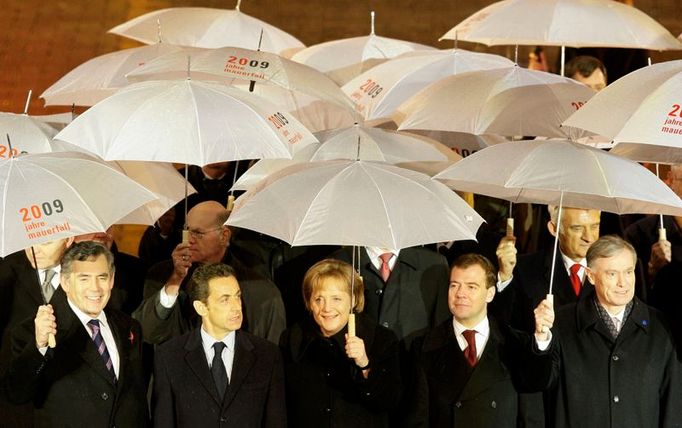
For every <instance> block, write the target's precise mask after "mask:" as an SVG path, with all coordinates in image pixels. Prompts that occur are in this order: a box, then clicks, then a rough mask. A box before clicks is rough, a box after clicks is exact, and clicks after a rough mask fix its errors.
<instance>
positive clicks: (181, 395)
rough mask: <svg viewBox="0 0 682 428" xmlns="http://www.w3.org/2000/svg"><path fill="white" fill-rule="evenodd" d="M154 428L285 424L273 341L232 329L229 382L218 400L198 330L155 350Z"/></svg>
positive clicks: (281, 376)
mask: <svg viewBox="0 0 682 428" xmlns="http://www.w3.org/2000/svg"><path fill="white" fill-rule="evenodd" d="M152 415H153V416H152V419H153V423H154V426H155V427H160V428H166V427H188V428H195V427H216V426H217V427H245V428H246V427H264V428H270V427H286V409H285V400H284V373H283V371H282V357H281V355H280V353H279V350H278V349H277V346H275V345H274V344H272V343H270V342H268V341H266V340H264V339H261V338H258V337H256V336H253V335H251V334H249V333H246V332H244V331H237V336H236V338H235V354H234V362H233V366H232V374H231V376H230V385H229V386H228V388H227V391H226V393H225V397H224V399H223V400H221V399H220V398H219V396H218V392H217V390H216V387H215V383H214V382H213V377H211V372H210V370H209V367H208V362H207V360H206V354H204V349H203V347H202V344H201V334H200V332H199V329H198V328H197V329H194V330H192V331H190V332H189V333H187V334H185V335H183V336H180V337H177V338H175V339H173V340H170V341H168V342H166V343H164V344H163V345H161V346H159V347H158V348H157V350H156V353H155V364H154V395H153V399H152Z"/></svg>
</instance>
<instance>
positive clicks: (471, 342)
mask: <svg viewBox="0 0 682 428" xmlns="http://www.w3.org/2000/svg"><path fill="white" fill-rule="evenodd" d="M462 335H463V336H464V338H465V339H466V341H467V347H466V349H465V350H464V358H466V359H467V361H468V362H469V365H470V366H471V367H473V366H475V365H476V360H477V357H476V330H464V331H463V332H462Z"/></svg>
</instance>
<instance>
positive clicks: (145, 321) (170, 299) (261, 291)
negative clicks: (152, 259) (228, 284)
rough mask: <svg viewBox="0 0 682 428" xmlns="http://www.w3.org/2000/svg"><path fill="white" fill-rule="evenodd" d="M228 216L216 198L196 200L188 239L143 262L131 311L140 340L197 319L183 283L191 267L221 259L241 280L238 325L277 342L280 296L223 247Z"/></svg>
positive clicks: (158, 339) (152, 339)
mask: <svg viewBox="0 0 682 428" xmlns="http://www.w3.org/2000/svg"><path fill="white" fill-rule="evenodd" d="M228 217H229V211H227V210H226V209H225V208H224V207H223V205H221V204H220V203H218V202H216V201H207V202H201V203H199V204H197V205H196V206H194V208H192V209H191V210H190V211H189V213H187V228H188V230H189V242H187V243H184V244H183V243H180V244H178V245H177V246H176V247H175V250H173V253H172V254H171V259H170V260H166V261H163V262H160V263H157V264H155V265H153V266H152V267H150V268H149V271H148V272H147V278H146V281H145V287H144V299H143V301H142V304H141V305H140V307H139V308H138V309H137V310H136V311H135V313H134V314H133V317H135V318H136V319H138V320H139V321H140V323H141V324H142V330H143V333H144V338H145V341H147V342H149V343H152V344H161V343H163V342H165V341H167V340H168V339H171V338H173V337H177V336H180V335H182V334H184V333H186V332H188V331H190V330H191V329H192V328H193V327H195V326H196V325H198V323H199V321H200V320H199V319H198V317H197V316H196V313H195V312H194V310H193V309H192V305H191V302H190V301H189V298H188V295H187V292H186V288H187V287H186V285H187V282H188V281H189V278H190V277H191V275H192V272H193V271H194V269H196V267H198V266H200V265H203V264H207V263H225V264H228V265H230V266H232V267H233V268H234V269H235V271H237V273H238V276H239V278H240V283H241V286H242V298H243V304H244V312H245V313H244V315H245V320H244V329H245V330H247V331H249V332H250V333H252V334H254V335H256V336H260V337H262V338H265V339H268V340H270V341H272V342H273V343H278V341H279V336H280V334H281V333H282V331H284V328H285V327H286V317H285V312H284V303H283V302H282V296H281V294H280V292H279V290H278V289H277V287H276V286H275V284H273V283H272V282H271V281H269V280H267V279H265V278H263V277H262V276H259V275H258V274H257V273H255V272H254V271H253V269H251V267H249V266H245V265H244V264H243V263H242V262H240V261H239V260H237V259H236V258H235V257H234V256H233V255H232V254H231V252H230V251H229V245H230V238H231V231H230V229H229V228H228V227H227V226H225V222H226V221H227V218H228Z"/></svg>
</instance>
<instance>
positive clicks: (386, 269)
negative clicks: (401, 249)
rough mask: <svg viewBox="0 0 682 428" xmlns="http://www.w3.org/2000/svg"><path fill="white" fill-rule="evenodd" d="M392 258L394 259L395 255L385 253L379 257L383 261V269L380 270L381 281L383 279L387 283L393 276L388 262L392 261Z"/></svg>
mask: <svg viewBox="0 0 682 428" xmlns="http://www.w3.org/2000/svg"><path fill="white" fill-rule="evenodd" d="M391 257H393V253H384V254H382V255H380V256H379V258H380V259H381V268H380V269H379V274H380V275H381V279H383V280H384V282H387V281H388V278H389V277H390V276H391V267H390V266H389V264H388V261H389V260H391Z"/></svg>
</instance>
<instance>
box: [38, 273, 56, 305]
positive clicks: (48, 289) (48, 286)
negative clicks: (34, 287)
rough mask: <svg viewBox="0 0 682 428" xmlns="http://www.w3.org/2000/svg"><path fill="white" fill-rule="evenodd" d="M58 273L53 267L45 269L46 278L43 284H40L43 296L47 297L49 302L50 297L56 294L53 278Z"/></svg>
mask: <svg viewBox="0 0 682 428" xmlns="http://www.w3.org/2000/svg"><path fill="white" fill-rule="evenodd" d="M56 274H57V272H55V271H53V270H52V269H47V270H46V271H45V279H44V280H43V283H42V285H41V286H40V288H41V290H42V292H43V297H45V303H48V302H49V301H50V299H51V298H52V295H53V294H54V287H53V286H52V278H54V276H55V275H56Z"/></svg>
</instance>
